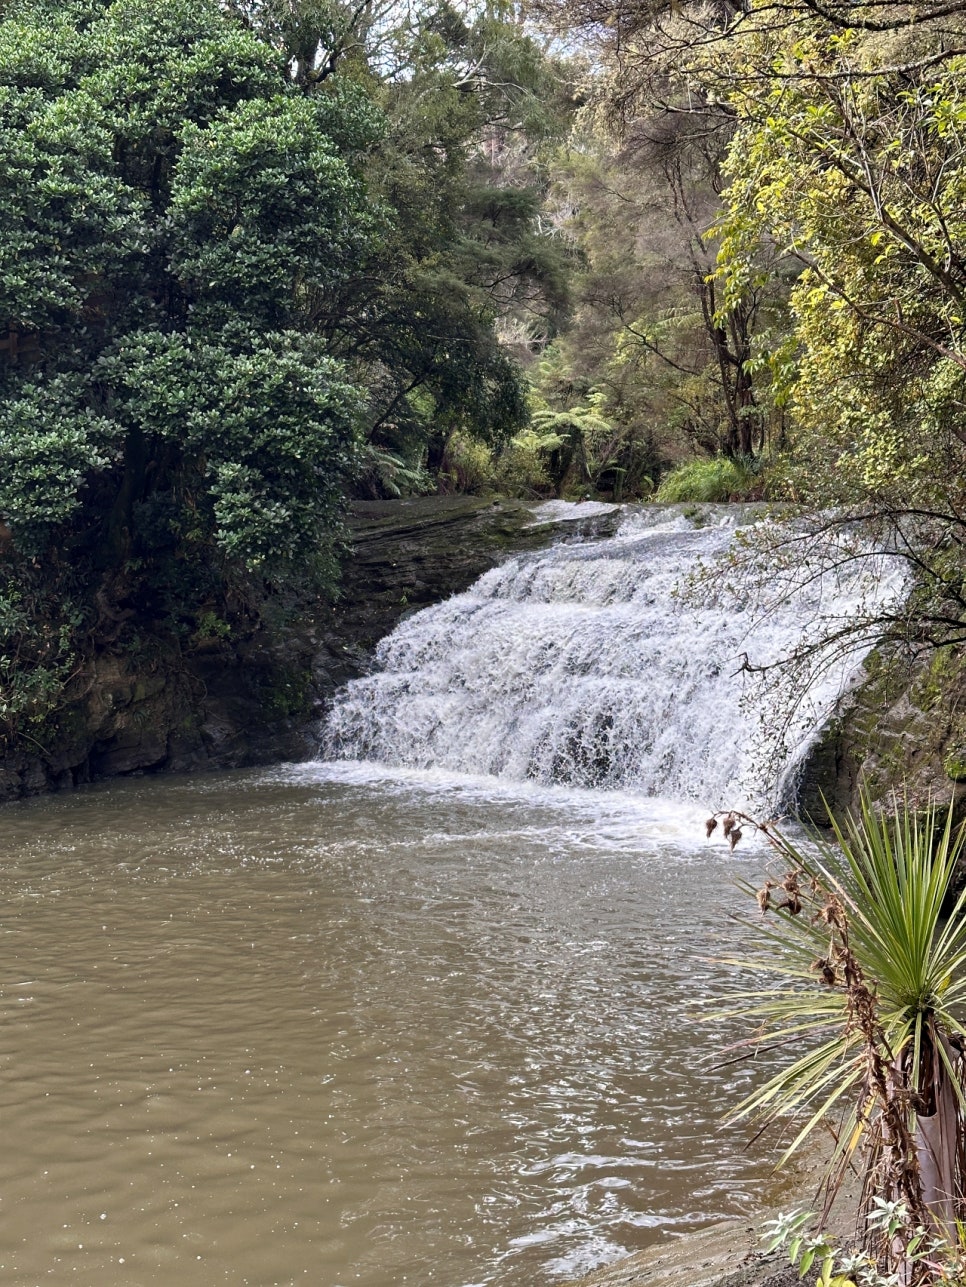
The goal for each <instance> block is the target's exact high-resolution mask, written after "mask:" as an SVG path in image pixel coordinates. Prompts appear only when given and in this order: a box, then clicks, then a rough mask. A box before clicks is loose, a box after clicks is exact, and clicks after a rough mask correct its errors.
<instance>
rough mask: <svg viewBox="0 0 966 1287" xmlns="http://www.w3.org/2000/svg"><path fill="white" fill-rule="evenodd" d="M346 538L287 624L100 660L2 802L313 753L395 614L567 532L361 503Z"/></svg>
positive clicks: (2, 788) (483, 515)
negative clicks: (346, 686)
mask: <svg viewBox="0 0 966 1287" xmlns="http://www.w3.org/2000/svg"><path fill="white" fill-rule="evenodd" d="M603 521H604V522H605V523H606V518H605V520H603ZM569 526H571V527H572V526H573V524H572V523H571V524H569ZM350 530H351V538H352V539H351V543H352V554H351V557H350V558H349V560H348V562H347V565H346V568H345V571H344V577H343V585H342V592H341V596H340V598H339V600H338V602H337V603H336V604H335V605H334V606H333V605H329V604H325V605H323V604H318V605H315V606H314V607H312V606H311V605H309V606H308V607H306V606H305V605H302V608H301V610H300V611H299V613H298V614H297V616H295V617H293V618H292V619H291V620H290V621H289V623H288V624H287V625H285V627H284V628H279V629H278V630H276V631H274V632H269V631H268V630H263V631H261V632H259V633H258V634H256V635H254V636H252V637H251V638H247V639H244V640H232V639H230V638H229V639H219V638H211V639H196V640H194V641H193V643H192V645H191V646H190V648H189V649H188V650H187V651H181V650H179V649H175V648H173V647H171V646H167V647H166V646H165V645H163V644H162V643H158V644H157V645H156V646H154V647H152V648H150V649H145V648H144V647H140V648H139V649H138V650H137V651H133V650H131V649H127V650H125V649H124V648H123V647H120V646H118V647H117V648H116V649H114V650H105V651H103V652H101V653H100V654H98V655H97V656H96V657H95V658H94V659H93V660H92V661H91V663H90V665H89V667H88V669H87V674H86V677H85V682H84V686H83V690H82V693H81V695H79V696H78V697H77V698H76V699H75V700H73V701H72V702H71V704H70V705H69V706H68V707H67V708H66V709H64V710H63V711H61V712H60V714H59V715H58V716H57V717H56V719H55V720H52V721H51V723H50V727H49V730H45V733H44V738H43V742H42V743H41V741H40V740H39V739H38V740H37V741H36V743H34V742H26V741H24V743H23V744H22V745H21V746H20V747H19V748H18V749H17V750H16V751H15V752H13V753H10V754H8V755H6V756H5V757H4V758H3V759H2V760H0V800H9V799H15V798H16V797H18V796H21V795H28V794H35V793H37V792H41V791H48V790H58V789H63V788H67V787H71V786H75V785H77V784H79V783H83V782H88V781H91V780H94V779H97V778H105V777H113V776H116V775H118V774H128V773H138V772H149V771H152V772H153V771H160V770H170V771H175V772H178V771H180V772H185V771H192V770H196V769H203V768H231V767H238V766H242V765H251V764H264V763H270V762H272V761H279V760H286V759H288V760H293V759H296V760H297V759H305V758H307V757H308V756H310V755H311V754H313V752H314V749H315V739H314V729H315V727H316V725H317V723H318V720H319V718H320V716H321V715H322V713H323V712H324V709H325V706H326V703H327V702H328V700H329V699H330V698H331V695H332V693H333V692H334V691H335V689H336V688H337V687H338V686H339V685H340V684H343V683H345V682H346V680H348V679H351V678H352V677H353V676H355V675H358V674H360V673H361V672H362V670H363V669H364V668H365V666H366V665H367V664H368V659H369V656H370V654H371V651H372V649H373V647H374V646H375V644H376V643H377V642H378V640H379V639H381V638H382V637H383V636H384V635H386V634H388V633H389V631H390V630H392V628H393V626H394V625H395V624H396V622H397V621H399V620H400V618H401V617H403V616H404V615H406V614H407V613H409V612H413V611H415V610H416V609H418V608H422V607H425V606H427V605H429V604H431V603H435V602H437V601H438V600H440V599H443V598H446V597H447V596H448V595H450V594H455V593H457V592H459V591H461V590H464V589H466V588H467V586H469V585H471V584H472V583H473V581H475V580H476V578H477V577H479V576H481V575H482V574H483V573H484V572H485V571H487V570H488V569H489V568H491V567H493V566H494V565H495V564H496V563H498V562H500V560H502V559H503V558H505V557H506V556H507V555H508V554H510V553H512V552H514V551H516V550H523V549H534V548H538V547H539V546H541V545H543V544H545V543H546V542H547V541H548V540H550V539H551V538H552V537H553V536H554V534H555V533H556V532H557V531H558V530H559V527H558V526H555V525H554V524H552V523H537V522H535V520H534V514H533V509H532V507H531V506H528V505H526V504H524V503H522V502H518V501H490V500H484V499H481V498H479V497H468V496H460V497H424V498H417V499H412V500H399V501H372V502H359V503H357V504H356V505H354V506H353V508H352V512H351V515H350Z"/></svg>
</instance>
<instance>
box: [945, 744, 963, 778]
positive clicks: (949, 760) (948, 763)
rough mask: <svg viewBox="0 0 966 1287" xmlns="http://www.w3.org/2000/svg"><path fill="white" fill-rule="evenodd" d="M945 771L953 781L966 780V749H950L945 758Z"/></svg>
mask: <svg viewBox="0 0 966 1287" xmlns="http://www.w3.org/2000/svg"><path fill="white" fill-rule="evenodd" d="M943 772H944V773H945V774H946V777H947V778H949V779H950V780H951V781H953V782H966V750H964V749H963V748H962V747H959V748H957V749H956V750H954V751H950V752H949V754H948V755H947V756H946V758H945V759H944V760H943Z"/></svg>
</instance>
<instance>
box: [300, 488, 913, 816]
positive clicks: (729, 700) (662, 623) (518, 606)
mask: <svg viewBox="0 0 966 1287" xmlns="http://www.w3.org/2000/svg"><path fill="white" fill-rule="evenodd" d="M692 508H693V507H692ZM696 521H697V522H699V523H700V524H701V525H700V526H696ZM757 522H758V523H762V522H767V520H765V519H758V520H757ZM742 523H743V525H744V526H743V540H741V543H740V545H739V546H738V548H740V549H745V550H747V549H749V548H750V549H754V543H755V531H756V520H754V519H751V520H749V516H748V515H747V512H745V511H741V510H736V509H735V508H726V507H705V508H704V509H703V510H702V511H701V512H700V513H699V514H698V515H697V520H695V517H694V516H693V515H692V517H687V516H686V514H685V512H682V511H681V509H680V508H679V507H678V508H676V509H674V510H672V511H671V512H668V510H667V509H666V508H663V507H662V508H658V507H654V508H652V509H650V510H643V511H642V510H640V509H638V510H628V511H627V512H626V514H625V517H624V518H623V521H622V523H621V525H620V527H619V529H618V531H617V534H616V535H615V536H613V537H611V538H609V539H599V540H586V539H584V540H579V539H578V540H571V541H564V542H561V543H560V544H557V545H554V546H553V547H552V548H550V549H548V550H545V551H544V552H542V553H539V554H528V555H525V556H520V557H516V558H511V559H510V560H509V561H508V562H506V563H505V564H503V565H502V566H500V567H498V568H496V569H494V570H493V571H491V572H489V573H487V574H486V575H485V576H483V577H481V578H480V580H479V581H477V582H476V584H475V585H474V586H472V588H471V589H469V590H468V591H467V592H466V593H464V594H459V595H456V596H454V597H453V598H451V599H449V600H448V601H446V602H444V603H440V604H438V605H436V606H435V607H432V608H428V609H425V610H424V611H421V612H418V613H416V614H415V615H414V616H412V617H410V618H409V619H408V620H406V621H404V622H402V623H401V624H400V625H399V626H398V627H397V628H396V630H395V631H394V632H393V633H392V634H391V635H390V636H389V637H388V638H387V639H385V640H383V641H382V643H381V644H380V645H379V648H378V650H377V655H376V660H375V667H374V670H373V673H371V674H370V675H368V676H366V677H364V678H361V679H357V680H355V681H353V682H352V683H350V684H349V685H348V686H347V687H346V688H345V689H344V690H343V691H342V692H341V693H340V694H339V695H338V697H337V699H336V702H335V705H334V708H333V710H332V712H331V714H330V715H329V718H328V720H327V723H326V725H325V729H324V734H323V753H324V755H325V756H326V757H328V758H333V759H353V760H375V761H379V762H381V763H383V764H387V765H394V766H406V767H408V768H418V769H444V770H447V771H449V772H458V773H470V774H486V775H492V776H496V777H499V778H504V779H510V780H517V781H523V780H534V781H537V782H541V783H559V784H565V785H569V786H576V787H591V788H595V789H604V790H608V789H609V790H621V791H629V792H633V793H637V794H643V795H655V796H662V797H667V798H673V799H691V800H700V801H702V802H704V803H706V804H707V805H709V806H713V807H719V806H723V805H729V806H730V805H737V804H744V805H755V806H757V807H762V806H764V807H770V806H771V805H772V804H774V803H777V802H778V799H779V797H780V796H781V795H782V793H783V792H784V793H785V794H787V793H788V790H789V784H790V783H791V782H792V780H793V778H794V773H795V768H796V766H797V765H799V764H800V763H801V761H802V759H803V757H804V755H805V754H806V752H807V749H808V747H809V745H810V744H811V743H812V742H813V741H814V739H815V738H816V736H817V735H818V733H819V731H820V729H821V727H822V724H823V723H824V721H825V720H826V719H827V718H828V716H829V714H830V712H831V711H832V709H833V708H834V706H835V704H836V702H837V701H838V700H839V699H840V697H841V695H842V693H843V691H844V690H845V689H846V688H847V687H848V685H849V683H850V681H851V680H852V678H853V676H854V675H855V673H856V671H857V670H858V669H859V667H860V663H861V659H862V656H863V654H864V652H865V651H866V650H867V649H868V647H869V644H868V643H866V644H864V645H862V646H858V645H856V646H854V647H850V648H847V649H846V650H844V651H843V650H842V649H839V650H838V655H837V656H836V657H835V659H834V661H832V660H829V661H828V662H827V664H823V665H812V666H811V667H810V668H809V674H808V675H807V676H804V675H802V674H799V673H796V674H795V675H794V676H792V677H789V681H788V682H786V683H785V684H784V685H783V684H781V683H780V682H779V683H778V684H777V685H776V684H775V683H774V682H773V678H774V673H773V675H772V679H771V680H764V681H762V680H761V679H755V678H754V676H755V673H756V671H755V669H754V668H757V667H762V666H765V667H770V666H772V664H773V663H775V662H777V661H780V660H781V659H782V658H787V657H788V656H789V654H790V653H791V652H792V651H793V650H794V649H795V648H796V647H797V646H799V645H800V644H802V643H803V642H805V641H808V640H812V639H818V637H819V636H820V634H821V633H822V631H823V630H826V631H827V629H828V627H829V625H834V624H835V623H837V622H841V621H843V620H846V619H855V617H856V616H857V615H858V614H859V613H860V612H866V611H867V610H868V608H869V605H870V603H871V604H873V605H874V604H876V603H879V604H881V603H883V602H884V601H885V600H887V599H890V598H891V597H893V596H895V595H896V594H899V593H901V584H902V574H901V573H900V572H899V571H898V569H897V568H895V567H893V566H891V565H890V564H889V563H888V561H887V560H884V559H882V558H877V557H875V556H874V555H872V554H871V552H870V555H869V557H868V558H865V559H860V560H857V561H849V560H845V561H843V566H842V567H841V568H840V569H839V570H838V571H837V572H835V573H833V572H830V571H826V572H825V573H824V574H822V575H821V576H818V575H816V576H812V577H802V576H801V575H797V576H795V577H794V578H793V581H794V584H792V585H791V587H790V586H789V584H788V577H787V575H786V574H785V573H784V572H780V571H779V570H778V569H776V571H775V573H774V575H773V576H770V575H765V576H762V575H761V569H760V568H759V569H758V574H757V575H755V576H752V575H750V574H748V573H747V572H745V573H743V572H742V571H741V569H740V568H739V569H738V570H735V564H734V559H733V558H732V557H731V556H732V555H733V552H734V550H735V548H736V546H735V542H736V539H739V540H740V538H738V537H737V529H738V525H739V524H742ZM696 574H697V575H696ZM742 577H744V580H742ZM736 578H737V581H736ZM803 581H804V582H805V584H801V582H803ZM746 663H747V664H746Z"/></svg>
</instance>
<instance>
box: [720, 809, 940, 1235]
mask: <svg viewBox="0 0 966 1287" xmlns="http://www.w3.org/2000/svg"><path fill="white" fill-rule="evenodd" d="M756 825H758V824H756ZM709 826H710V821H709ZM759 830H760V831H763V832H764V834H765V835H766V836H767V837H768V838H769V840H770V841H771V843H772V845H773V848H774V850H775V854H776V858H777V860H778V861H779V862H780V863H781V871H779V872H776V873H775V875H774V876H773V877H772V878H771V879H769V881H768V882H766V885H765V888H764V889H763V890H756V889H755V888H754V887H753V886H751V885H748V884H747V883H745V884H744V888H745V889H746V891H747V892H748V893H749V894H751V895H752V896H754V897H756V898H757V899H758V902H759V906H760V907H763V908H764V910H763V922H762V923H759V924H757V925H756V926H755V929H756V931H757V935H758V938H759V949H760V950H757V951H756V952H755V954H754V955H753V956H751V957H744V958H741V959H740V960H735V961H733V962H732V963H733V964H735V965H738V966H739V967H740V968H741V969H742V970H743V971H750V972H752V974H753V975H754V976H756V977H761V978H762V987H761V988H760V989H755V990H748V991H743V992H738V993H737V994H736V995H735V996H734V998H733V1004H732V1007H731V1009H730V1011H729V1013H730V1014H732V1015H740V1016H742V1017H743V1018H745V1019H750V1020H752V1021H753V1022H754V1023H755V1024H756V1031H755V1035H754V1037H753V1038H750V1039H749V1041H750V1042H753V1043H761V1044H762V1045H767V1046H769V1047H775V1046H778V1047H780V1048H782V1049H787V1050H791V1051H792V1052H793V1057H792V1059H791V1062H789V1063H788V1064H787V1065H786V1066H784V1067H783V1068H781V1070H780V1071H778V1072H776V1073H774V1074H773V1075H772V1076H771V1077H770V1078H769V1079H768V1080H767V1081H766V1083H765V1084H764V1085H763V1086H761V1087H759V1088H758V1089H756V1090H755V1091H754V1092H753V1093H752V1094H751V1095H749V1096H748V1097H747V1098H746V1099H745V1100H744V1101H743V1102H742V1103H741V1104H740V1105H739V1107H738V1109H737V1110H736V1114H735V1115H736V1116H737V1117H739V1118H741V1117H747V1116H750V1115H761V1116H762V1117H763V1121H764V1128H767V1127H768V1126H769V1125H770V1124H771V1123H774V1122H776V1121H777V1120H778V1119H782V1120H783V1121H785V1120H787V1119H793V1120H794V1121H795V1122H796V1126H797V1131H796V1133H795V1135H794V1138H793V1139H792V1142H791V1144H790V1145H789V1146H788V1147H787V1149H786V1152H785V1155H786V1156H788V1155H789V1154H791V1153H792V1152H794V1151H795V1150H796V1149H797V1148H798V1147H799V1146H800V1145H801V1144H802V1142H803V1141H804V1140H805V1139H806V1138H807V1137H808V1136H809V1135H810V1134H811V1132H812V1131H813V1130H814V1129H815V1128H816V1127H817V1126H818V1125H819V1124H820V1123H822V1122H826V1121H828V1120H829V1118H830V1117H832V1116H836V1115H837V1118H838V1126H837V1129H836V1132H835V1133H836V1146H835V1152H834V1155H833V1159H832V1163H831V1164H830V1168H829V1173H828V1195H829V1197H830V1198H831V1196H834V1192H835V1190H836V1188H837V1185H838V1182H839V1180H840V1179H841V1176H842V1174H843V1172H844V1168H845V1166H846V1165H847V1164H848V1161H849V1160H850V1159H851V1158H852V1156H853V1155H854V1154H855V1153H856V1150H858V1149H860V1147H861V1146H863V1145H864V1146H866V1153H865V1156H866V1164H867V1166H869V1167H870V1168H871V1167H872V1165H873V1163H875V1164H876V1167H877V1169H876V1171H875V1175H876V1177H877V1178H875V1179H874V1180H873V1182H872V1184H871V1186H870V1190H869V1191H870V1192H874V1191H879V1192H880V1194H881V1195H883V1196H886V1197H889V1198H901V1199H902V1200H903V1201H904V1202H906V1204H907V1206H908V1207H909V1210H910V1212H911V1217H912V1218H914V1219H916V1220H921V1219H922V1218H924V1217H928V1218H929V1219H930V1220H931V1221H932V1222H933V1223H934V1224H936V1225H938V1226H940V1227H945V1228H948V1227H950V1224H951V1221H952V1219H953V1217H954V1215H957V1214H960V1213H961V1212H960V1207H961V1203H962V1198H963V1180H964V1177H963V1173H962V1168H963V1158H962V1147H961V1144H960V1141H961V1140H962V1139H963V1123H964V1120H966V1092H964V1076H963V1062H962V1059H961V1057H960V1042H961V1039H964V1038H966V1027H964V1015H966V890H964V891H963V892H962V893H961V894H960V895H959V897H958V898H957V899H956V901H955V903H954V906H953V908H952V911H951V912H950V913H949V915H948V916H946V915H945V914H944V909H945V907H946V904H947V903H948V900H949V896H950V890H951V887H952V881H953V876H954V872H955V868H956V863H957V860H958V858H959V856H960V853H961V851H962V848H963V834H962V832H959V831H957V830H956V829H955V828H954V826H953V816H952V811H951V810H950V811H949V813H947V815H946V818H945V822H944V824H943V823H942V820H941V819H940V817H939V815H938V814H937V811H936V810H935V809H934V808H929V809H927V810H925V811H921V812H918V813H917V812H916V811H914V810H913V809H911V808H910V807H909V806H908V805H906V804H901V803H897V804H896V806H895V808H894V809H893V811H892V812H891V814H886V815H882V814H878V813H876V812H875V811H874V810H873V808H872V806H871V804H870V802H869V801H868V800H867V799H863V800H862V803H861V808H860V812H859V813H858V815H857V816H854V817H851V816H850V817H849V818H848V819H847V821H846V822H845V824H844V825H843V826H841V827H836V831H835V839H836V841H837V848H835V847H833V846H831V845H829V844H823V843H820V842H816V843H814V844H812V843H807V844H804V843H803V844H800V843H798V842H797V841H795V840H792V839H791V838H790V837H788V836H786V835H783V834H780V833H779V832H777V831H775V830H774V828H773V827H771V826H770V825H768V824H765V825H763V826H761V825H759ZM869 1174H870V1176H871V1175H872V1171H871V1170H870V1172H869Z"/></svg>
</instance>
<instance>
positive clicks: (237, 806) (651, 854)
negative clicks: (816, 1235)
mask: <svg viewBox="0 0 966 1287" xmlns="http://www.w3.org/2000/svg"><path fill="white" fill-rule="evenodd" d="M702 819H703V810H699V809H697V808H696V807H695V806H694V805H682V806H680V807H679V806H676V805H673V804H670V803H666V802H661V801H658V800H653V799H652V800H644V799H636V798H634V797H632V796H630V795H621V794H619V793H615V792H609V793H605V792H594V791H575V790H571V791H567V790H563V789H559V788H548V787H537V786H519V785H518V786H513V785H512V784H499V783H496V782H494V781H493V780H485V779H472V778H459V777H446V776H444V775H438V774H430V773H419V772H415V771H412V772H407V771H405V770H399V771H395V772H390V771H388V770H380V769H379V768H377V767H376V766H372V765H368V766H367V765H359V764H352V763H346V764H335V765H330V764H308V765H298V766H288V767H282V768H278V769H272V770H269V771H253V772H237V773H231V774H220V775H216V776H205V777H201V776H199V777H195V778H180V779H179V778H165V779H159V778H153V779H152V778H142V779H138V780H129V781H125V782H120V783H115V784H111V785H108V786H104V787H99V788H94V789H89V790H84V791H81V792H77V793H75V794H70V795H64V796H57V797H49V798H45V799H39V800H30V801H25V802H22V803H19V804H15V805H10V806H7V807H6V808H4V809H3V810H2V811H0V840H2V847H3V863H2V874H0V890H2V893H0V907H2V917H0V935H2V937H0V943H2V959H0V1013H2V1040H0V1121H2V1123H3V1139H4V1148H3V1150H2V1152H0V1283H2V1284H5V1285H11V1284H39V1283H54V1284H59V1283H65V1284H66V1283H71V1284H82V1285H83V1284H89V1285H90V1287H136V1285H138V1284H170V1285H172V1287H174V1285H177V1287H194V1285H198V1287H209V1285H211V1284H217V1283H231V1284H252V1285H255V1284H258V1285H259V1287H261V1285H267V1284H289V1283H291V1284H294V1283H311V1284H315V1285H318V1287H349V1284H363V1285H365V1287H395V1285H396V1284H403V1283H406V1284H416V1285H417V1287H418V1285H422V1284H440V1287H470V1285H471V1284H472V1285H473V1287H477V1285H479V1287H482V1285H483V1284H493V1285H494V1287H552V1285H553V1284H557V1283H561V1282H566V1281H568V1280H570V1279H573V1278H574V1277H577V1276H579V1275H580V1274H581V1273H583V1272H585V1271H587V1270H589V1269H591V1268H593V1267H594V1266H596V1265H598V1264H602V1263H604V1262H606V1261H608V1260H613V1259H615V1258H617V1257H618V1256H620V1255H621V1254H622V1253H623V1252H626V1251H631V1250H634V1249H636V1248H639V1247H642V1246H645V1245H647V1244H648V1243H651V1242H654V1241H656V1240H658V1239H660V1238H662V1237H666V1236H668V1235H669V1234H674V1233H677V1232H680V1231H683V1230H687V1229H689V1228H693V1227H696V1226H700V1225H703V1224H707V1223H709V1222H712V1221H714V1220H718V1219H720V1218H723V1217H727V1216H733V1215H736V1214H739V1213H748V1212H751V1211H753V1210H754V1209H755V1208H756V1204H757V1203H759V1202H760V1201H761V1198H762V1195H763V1193H764V1192H765V1191H766V1190H769V1189H771V1188H772V1187H773V1186H774V1180H773V1179H772V1178H770V1175H769V1171H770V1161H769V1160H768V1158H769V1157H770V1156H771V1155H770V1153H768V1151H767V1149H766V1146H765V1144H764V1143H762V1144H760V1145H759V1146H757V1148H755V1149H752V1150H750V1151H749V1150H746V1149H745V1147H744V1144H745V1138H746V1135H747V1130H746V1129H744V1128H728V1127H725V1126H723V1125H722V1122H721V1118H722V1114H723V1113H724V1112H725V1110H726V1109H727V1108H728V1107H729V1106H730V1105H733V1104H734V1103H735V1102H737V1100H738V1099H739V1098H740V1097H741V1094H742V1093H743V1092H744V1091H745V1090H746V1089H747V1087H748V1085H749V1084H750V1083H749V1078H750V1077H751V1076H753V1075H754V1074H753V1073H752V1071H750V1070H749V1069H748V1068H747V1067H745V1066H743V1065H737V1066H734V1065H732V1066H729V1067H726V1068H721V1067H716V1060H715V1059H714V1057H713V1052H714V1051H715V1050H716V1048H717V1047H718V1046H720V1045H721V1044H723V1043H724V1042H725V1040H726V1039H727V1036H728V1034H727V1033H726V1032H724V1031H723V1030H722V1028H721V1027H720V1025H718V1026H715V1025H714V1024H709V1023H706V1022H705V1023H702V1022H701V1021H700V1020H701V1019H702V1017H705V1018H706V1017H707V1014H708V1012H709V1010H711V1009H712V1008H713V1007H714V1006H715V1004H716V1002H715V996H716V995H717V994H719V993H720V989H721V985H722V979H723V977H724V976H725V975H726V974H727V970H726V968H725V967H722V966H719V965H715V964H712V963H709V961H708V959H707V958H709V957H714V956H715V955H716V954H720V953H721V952H722V951H729V950H733V948H734V946H735V941H736V937H737V936H738V931H737V929H736V927H735V925H734V924H733V922H731V921H729V919H728V913H729V912H732V911H734V910H735V909H736V908H738V907H739V906H740V904H741V899H740V896H739V895H738V893H737V892H736V890H735V889H734V886H733V883H732V882H733V877H734V874H735V872H736V871H739V870H744V871H745V872H750V871H752V870H757V869H758V868H759V867H760V865H761V863H762V855H761V852H760V851H758V852H756V851H754V850H747V851H746V852H742V849H740V848H739V850H738V851H737V852H736V853H735V854H734V855H731V854H729V853H728V852H727V849H726V848H725V847H724V846H723V845H722V844H721V843H720V842H719V843H717V844H715V843H713V842H706V841H705V840H704V832H703V827H702V825H701V824H702Z"/></svg>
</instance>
